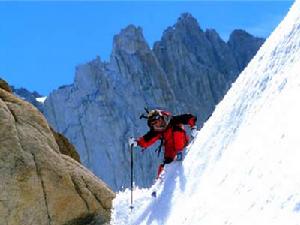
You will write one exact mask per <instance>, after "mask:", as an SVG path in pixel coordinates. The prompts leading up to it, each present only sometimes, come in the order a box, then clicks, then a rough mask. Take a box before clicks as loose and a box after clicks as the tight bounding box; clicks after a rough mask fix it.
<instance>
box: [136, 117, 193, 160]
mask: <svg viewBox="0 0 300 225" xmlns="http://www.w3.org/2000/svg"><path fill="white" fill-rule="evenodd" d="M196 121H197V117H195V116H193V115H191V114H183V115H179V116H173V117H172V118H171V120H170V123H169V124H168V126H167V128H166V129H165V130H164V131H160V132H158V131H155V130H150V131H149V132H148V133H146V134H145V135H144V136H142V137H140V138H138V140H137V143H138V145H139V146H141V147H142V148H147V147H149V146H150V145H152V144H154V143H155V142H156V141H157V140H159V139H162V141H163V145H164V149H165V154H164V157H165V158H171V159H173V158H174V157H175V156H176V154H177V152H179V151H182V150H183V149H184V147H185V146H186V145H187V144H188V141H189V137H188V136H187V134H186V132H185V130H184V126H183V125H189V126H190V127H193V126H195V124H196Z"/></svg>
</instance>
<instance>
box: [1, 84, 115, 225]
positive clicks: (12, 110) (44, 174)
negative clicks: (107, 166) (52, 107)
mask: <svg viewBox="0 0 300 225" xmlns="http://www.w3.org/2000/svg"><path fill="white" fill-rule="evenodd" d="M56 135H57V136H56V137H55V135H54V133H53V131H51V129H50V127H49V125H48V124H47V122H46V120H45V118H44V116H43V115H42V114H41V113H40V112H39V111H38V110H37V109H36V108H35V107H33V106H32V105H31V104H29V103H27V102H25V101H23V100H21V99H19V98H17V97H16V96H14V95H13V94H12V92H11V90H10V89H9V88H8V85H7V84H6V83H5V82H4V81H3V80H0V176H1V182H0V224H7V225H16V224H18V225H28V224H30V225H67V224H70V225H71V224H72V225H87V224H105V223H108V221H109V219H110V209H111V206H112V205H111V203H112V199H113V198H114V193H113V192H112V191H111V190H110V189H109V188H108V187H107V186H106V185H105V184H104V183H103V182H102V181H101V180H99V178H97V177H96V176H95V175H93V174H92V173H91V172H90V171H88V170H87V169H86V168H85V167H84V166H82V165H81V164H80V163H78V162H77V161H75V160H73V159H72V158H71V157H69V156H67V155H69V152H70V151H71V152H72V147H70V146H71V144H66V143H67V142H66V139H65V138H63V137H62V136H60V135H58V134H56ZM58 142H63V144H62V143H58ZM62 148H65V149H62ZM69 148H71V150H70V149H69ZM66 149H69V150H66ZM73 150H74V149H73ZM61 152H64V154H62V153H61ZM75 155H76V154H75ZM75 158H76V156H75Z"/></svg>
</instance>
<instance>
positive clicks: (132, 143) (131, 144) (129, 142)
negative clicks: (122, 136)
mask: <svg viewBox="0 0 300 225" xmlns="http://www.w3.org/2000/svg"><path fill="white" fill-rule="evenodd" d="M128 144H129V146H133V147H136V146H137V141H136V140H135V139H134V138H133V137H130V138H129V139H128Z"/></svg>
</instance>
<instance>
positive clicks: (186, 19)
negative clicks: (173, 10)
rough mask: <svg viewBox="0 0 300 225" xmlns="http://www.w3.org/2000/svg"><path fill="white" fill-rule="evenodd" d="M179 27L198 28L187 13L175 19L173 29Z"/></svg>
mask: <svg viewBox="0 0 300 225" xmlns="http://www.w3.org/2000/svg"><path fill="white" fill-rule="evenodd" d="M181 26H184V27H190V28H197V27H198V28H200V26H199V24H198V21H197V19H196V18H195V17H193V16H192V14H191V13H188V12H185V13H182V14H181V16H180V17H179V18H178V19H177V23H176V24H175V27H181Z"/></svg>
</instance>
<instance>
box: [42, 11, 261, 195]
mask: <svg viewBox="0 0 300 225" xmlns="http://www.w3.org/2000/svg"><path fill="white" fill-rule="evenodd" d="M263 43H264V39H262V38H256V37H254V36H252V35H250V34H249V33H247V32H246V31H243V30H235V31H233V32H232V34H231V35H230V38H229V40H228V41H227V42H225V41H224V40H222V39H221V37H220V36H219V35H218V33H217V32H216V31H215V30H213V29H207V30H205V31H204V30H202V29H201V27H200V26H199V24H198V22H197V20H196V19H195V18H194V17H193V16H192V15H191V14H189V13H184V14H182V15H181V16H180V17H179V18H178V20H177V22H176V23H175V24H174V25H173V26H170V27H168V28H167V29H166V30H165V31H164V32H163V34H162V37H161V40H159V41H157V42H155V43H154V45H153V47H152V48H150V46H149V45H148V44H147V42H146V40H145V38H144V36H143V31H142V28H141V27H136V26H134V25H129V26H128V27H126V28H125V29H123V30H121V31H120V33H119V34H117V35H115V36H114V39H113V50H112V53H111V56H110V60H109V62H105V61H102V60H101V59H100V57H97V58H96V59H94V60H92V61H90V62H88V63H85V64H82V65H78V66H77V67H76V73H75V79H74V83H73V84H71V85H67V86H62V87H60V88H59V89H58V90H54V91H53V92H51V93H50V94H49V96H48V97H47V100H46V101H45V104H44V106H43V109H42V110H43V112H44V114H45V116H46V118H47V120H48V121H49V123H50V124H51V125H52V126H53V128H54V129H55V130H56V131H58V132H60V133H62V134H64V135H65V136H66V137H68V138H69V140H70V141H71V142H72V143H73V144H74V145H75V146H76V148H77V149H78V151H79V154H80V156H81V160H82V162H83V164H84V165H86V166H87V167H88V168H89V169H91V170H92V171H93V172H94V173H95V174H96V175H97V176H99V177H100V178H101V179H103V180H104V181H105V182H106V183H107V184H108V185H109V186H110V187H111V188H112V189H113V190H115V191H117V190H121V189H123V188H124V187H128V186H129V181H130V179H129V174H130V173H129V169H130V168H129V158H130V157H129V154H128V153H129V152H128V145H127V139H128V137H130V136H134V137H137V136H139V135H142V134H143V133H145V132H146V131H147V126H146V123H145V121H142V120H139V119H138V118H139V116H140V114H141V113H142V112H143V110H144V107H148V108H153V107H160V108H165V109H168V110H170V111H171V112H172V113H173V114H178V113H185V112H189V113H193V114H195V115H197V117H198V127H199V128H201V127H202V126H203V124H204V122H205V121H206V120H207V119H208V118H209V117H210V115H211V114H212V112H213V111H214V108H215V106H216V105H217V104H218V103H219V102H220V101H221V99H222V98H223V97H224V95H225V94H226V92H227V90H228V89H229V88H230V87H231V84H232V83H233V82H234V81H235V80H236V78H237V76H238V75H239V73H240V72H241V71H242V70H243V69H244V68H245V67H246V66H247V63H248V62H249V61H250V60H251V58H252V57H253V56H254V55H255V54H256V52H257V50H258V49H259V48H260V46H261V45H262V44H263ZM135 153H136V155H135V157H136V160H135V167H134V172H135V183H136V185H138V186H141V187H147V186H149V185H150V184H152V182H153V179H154V176H155V170H156V167H157V164H158V163H159V160H160V159H157V156H156V154H155V153H154V152H153V151H143V152H141V151H139V150H137V151H136V152H135Z"/></svg>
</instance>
